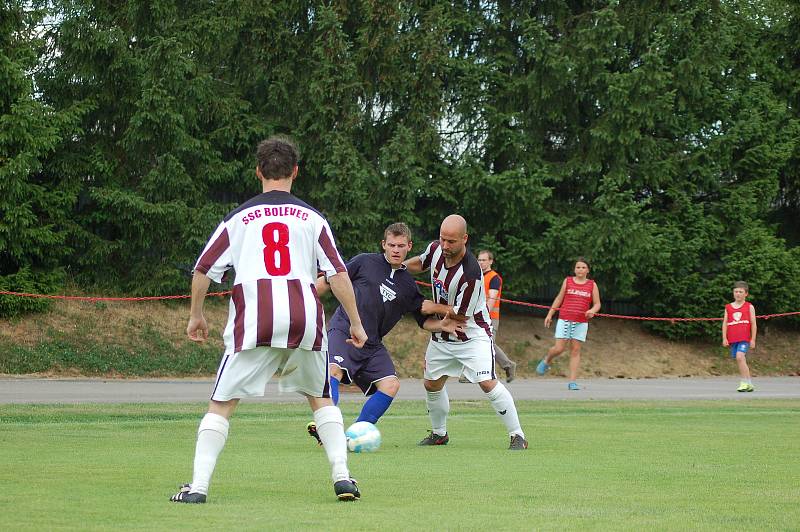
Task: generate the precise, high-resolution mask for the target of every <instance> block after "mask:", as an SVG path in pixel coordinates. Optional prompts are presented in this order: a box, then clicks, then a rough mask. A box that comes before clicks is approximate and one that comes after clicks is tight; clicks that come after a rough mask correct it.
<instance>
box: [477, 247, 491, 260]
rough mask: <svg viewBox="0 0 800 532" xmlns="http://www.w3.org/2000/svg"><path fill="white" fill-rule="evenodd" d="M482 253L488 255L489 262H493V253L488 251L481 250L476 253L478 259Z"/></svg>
mask: <svg viewBox="0 0 800 532" xmlns="http://www.w3.org/2000/svg"><path fill="white" fill-rule="evenodd" d="M483 253H486V254H487V255H489V260H494V253H492V252H491V251H489V250H488V249H482V250H480V251H479V252H478V256H479V257H480V256H481V254H483Z"/></svg>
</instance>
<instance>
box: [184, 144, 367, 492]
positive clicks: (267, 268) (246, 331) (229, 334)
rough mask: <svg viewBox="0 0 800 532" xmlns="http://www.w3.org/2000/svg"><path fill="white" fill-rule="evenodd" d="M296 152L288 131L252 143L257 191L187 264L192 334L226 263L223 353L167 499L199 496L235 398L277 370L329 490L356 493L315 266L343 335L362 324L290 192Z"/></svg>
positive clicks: (355, 338)
mask: <svg viewBox="0 0 800 532" xmlns="http://www.w3.org/2000/svg"><path fill="white" fill-rule="evenodd" d="M298 158H299V153H298V150H297V148H296V147H295V145H294V143H292V142H291V141H290V140H289V139H287V138H284V137H272V138H270V139H267V140H265V141H263V142H262V143H261V144H259V146H258V151H257V159H258V164H257V166H256V172H255V173H256V176H257V177H258V179H259V180H260V182H261V186H262V191H263V192H262V193H261V194H259V195H258V196H255V197H253V198H252V199H250V200H249V201H246V202H245V203H243V204H242V205H240V206H239V207H237V208H236V209H234V210H233V211H231V212H230V213H229V214H228V215H227V216H226V217H225V219H224V220H223V221H222V222H221V223H220V224H219V226H218V227H217V229H216V230H215V231H214V234H213V235H212V236H211V238H210V239H209V241H208V244H207V245H206V247H205V249H204V250H203V252H202V253H201V255H200V258H199V259H198V260H197V264H196V265H195V271H194V276H193V278H192V302H191V311H190V317H189V324H188V326H187V328H186V333H187V335H188V336H189V338H190V339H191V340H193V341H198V342H202V341H204V340H205V339H206V338H207V337H208V324H207V323H206V320H205V318H204V317H203V302H204V300H205V296H206V293H207V292H208V287H209V284H210V283H211V281H212V280H213V281H216V282H219V281H220V280H221V279H222V275H223V273H225V272H226V271H227V270H229V269H231V268H233V269H234V270H235V272H236V275H235V278H234V285H233V293H232V296H231V301H230V305H229V315H228V323H227V325H226V327H225V332H224V334H223V339H224V342H225V353H224V355H223V357H222V361H221V362H220V365H219V369H218V370H217V378H216V381H215V382H214V389H213V391H212V393H211V400H210V402H209V407H208V412H207V413H206V415H205V416H204V417H203V419H202V421H201V422H200V428H199V429H198V432H197V445H196V448H195V457H194V474H193V478H192V482H191V483H190V484H184V485H183V486H181V488H180V491H178V493H176V494H175V495H173V496H172V497H171V498H170V500H172V501H174V502H182V503H204V502H206V497H207V494H208V488H209V484H210V482H211V475H212V474H213V472H214V468H215V466H216V462H217V457H218V456H219V454H220V453H221V452H222V449H223V447H224V446H225V441H226V440H227V437H228V427H229V419H230V417H231V416H232V415H233V412H234V410H235V409H236V406H237V404H238V403H239V400H240V399H241V398H243V397H253V396H263V395H264V388H265V386H266V384H267V382H268V381H269V380H270V379H271V378H272V377H273V376H274V375H276V374H277V375H278V376H279V377H280V379H279V388H280V390H281V391H295V392H299V393H301V394H303V395H304V396H305V397H306V398H307V399H308V403H309V405H310V406H311V410H312V411H313V412H314V420H315V422H316V424H317V430H318V432H319V436H320V438H321V439H322V441H323V442H324V444H325V452H326V454H327V456H328V461H329V462H330V464H331V470H332V478H333V487H334V493H335V494H336V496H337V498H338V499H339V500H345V501H347V500H355V499H358V498H360V496H361V493H360V492H359V489H358V486H357V485H356V483H355V481H354V480H353V479H352V478H351V477H350V472H349V470H348V468H347V442H346V439H345V435H344V425H343V420H342V413H341V411H340V410H339V408H338V407H337V406H335V405H334V404H333V402H332V400H331V398H330V385H329V382H328V357H327V353H326V347H327V338H326V334H325V316H324V313H323V309H322V304H321V303H320V301H319V297H318V295H317V292H316V287H315V282H316V278H317V268H321V269H322V270H323V271H324V272H325V274H326V275H327V277H328V279H329V282H330V284H331V290H332V291H333V293H334V295H335V296H336V297H337V298H338V299H339V301H340V302H341V304H342V307H343V308H344V310H345V312H346V313H347V316H348V318H349V320H350V328H349V330H348V333H349V338H348V341H349V342H352V344H353V345H355V346H357V347H361V346H363V345H364V342H365V341H366V340H367V334H366V332H365V331H364V327H363V326H362V325H361V318H360V317H359V315H358V309H357V307H356V301H355V294H354V293H353V286H352V284H351V283H350V278H349V277H348V275H347V269H346V267H345V265H344V261H342V258H341V257H340V255H339V252H338V251H337V249H336V245H335V243H334V239H333V235H332V233H331V230H330V227H329V225H328V222H327V221H326V220H325V218H324V217H323V216H322V215H321V214H320V213H319V211H317V210H316V209H314V208H313V207H311V206H310V205H308V204H307V203H305V202H304V201H302V200H300V199H298V198H297V197H295V196H293V195H292V194H291V188H292V183H293V182H294V180H295V179H296V178H297V170H298V167H297V161H298Z"/></svg>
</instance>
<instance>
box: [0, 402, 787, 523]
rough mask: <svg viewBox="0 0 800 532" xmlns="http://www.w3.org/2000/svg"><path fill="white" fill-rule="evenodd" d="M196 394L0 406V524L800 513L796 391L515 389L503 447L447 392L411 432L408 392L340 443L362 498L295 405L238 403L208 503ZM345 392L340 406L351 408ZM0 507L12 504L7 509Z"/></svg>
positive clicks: (495, 426)
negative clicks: (309, 432) (366, 444)
mask: <svg viewBox="0 0 800 532" xmlns="http://www.w3.org/2000/svg"><path fill="white" fill-rule="evenodd" d="M203 407H204V405H200V404H198V405H74V406H33V405H0V448H2V449H3V452H2V453H0V485H2V486H3V489H2V490H0V507H2V508H5V509H6V511H3V512H0V529H2V530H42V529H62V530H70V529H71V530H108V529H140V530H177V529H181V530H194V529H216V528H223V527H224V528H231V527H233V528H235V529H243V530H245V529H254V530H255V529H259V530H268V529H269V530H299V529H310V528H312V527H313V528H315V529H324V530H327V529H339V530H342V529H345V528H347V529H356V530H394V529H422V528H435V529H437V530H487V529H492V530H521V529H524V530H531V529H564V528H567V527H569V528H578V529H587V528H589V529H601V530H607V529H638V530H642V529H659V530H670V529H672V530H677V529H681V530H685V529H707V530H722V529H737V528H738V529H761V530H780V529H791V528H794V527H796V526H797V523H799V522H800V507H798V505H797V500H800V447H798V446H797V445H796V443H795V442H797V441H798V439H799V438H800V403H798V402H797V401H771V400H753V401H747V402H741V401H737V402H735V403H734V402H730V401H707V402H682V403H665V402H658V403H654V402H638V403H615V402H610V403H609V402H603V403H592V404H588V403H574V402H550V403H546V404H542V403H532V402H522V403H521V404H520V405H519V410H520V418H521V420H522V422H523V425H524V427H525V429H526V430H527V434H528V437H529V439H530V440H531V449H530V450H528V451H527V452H522V453H511V452H509V451H507V450H505V447H506V445H507V441H506V437H505V435H504V434H503V430H502V427H501V425H500V423H499V422H498V420H497V419H496V415H495V414H494V413H493V412H491V410H490V408H489V407H488V405H486V404H485V403H483V402H479V403H472V402H455V403H453V408H452V411H451V419H450V423H449V426H448V429H449V432H450V434H451V436H452V440H451V444H450V445H449V446H447V447H438V448H419V447H416V446H415V445H414V443H415V442H416V441H417V440H418V439H419V438H420V437H421V436H423V434H424V432H425V429H426V428H427V427H428V420H427V416H426V414H425V409H424V405H423V404H422V403H419V402H402V403H399V404H397V405H394V406H393V408H392V411H391V412H390V413H389V415H388V416H387V417H386V418H384V419H383V420H382V421H381V424H380V428H381V430H382V432H383V435H384V445H383V447H382V448H381V450H380V451H379V452H378V453H375V454H371V455H351V458H350V465H351V470H352V471H353V474H354V475H355V476H356V478H358V479H359V480H360V484H361V487H362V492H363V499H362V500H361V501H359V502H357V503H353V504H342V503H337V502H336V501H335V498H334V497H333V493H332V489H331V485H330V480H329V476H328V475H329V470H328V465H327V461H326V459H325V455H324V452H323V451H322V450H321V449H319V448H318V447H316V446H315V445H314V444H313V442H312V441H311V440H310V438H308V437H307V436H306V435H305V431H304V427H305V423H306V421H307V419H308V418H309V413H308V411H307V407H305V406H304V405H297V404H295V405H263V404H260V405H253V404H246V405H243V406H242V408H241V410H240V411H239V412H238V413H237V416H236V418H235V419H234V422H233V424H232V427H231V437H230V439H229V441H228V445H227V447H226V449H225V451H224V453H223V454H222V456H221V458H220V461H219V467H218V470H217V474H216V475H215V478H214V482H213V483H212V491H211V494H210V498H209V503H208V504H206V505H205V506H200V507H197V506H191V507H187V506H182V505H176V504H172V503H169V502H168V501H167V498H168V496H169V495H170V494H171V493H172V492H173V491H174V487H175V486H176V485H177V484H178V483H179V482H181V481H186V480H188V479H189V475H190V469H191V457H192V454H193V449H194V437H195V436H194V434H195V430H196V426H197V422H198V419H199V414H200V412H201V411H202V410H203ZM355 408H356V406H355V405H345V417H346V419H352V418H353V417H354V416H355V415H356V410H355ZM10 509H13V511H11V510H10Z"/></svg>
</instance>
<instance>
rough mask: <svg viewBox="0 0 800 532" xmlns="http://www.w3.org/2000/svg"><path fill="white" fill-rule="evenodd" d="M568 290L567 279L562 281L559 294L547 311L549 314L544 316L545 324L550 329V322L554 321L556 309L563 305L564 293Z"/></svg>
mask: <svg viewBox="0 0 800 532" xmlns="http://www.w3.org/2000/svg"><path fill="white" fill-rule="evenodd" d="M566 291H567V280H566V279H564V281H563V282H562V283H561V290H559V291H558V295H557V296H556V298H555V299H554V300H553V304H552V305H550V310H548V311H547V316H545V318H544V326H545V327H547V328H548V329H549V328H550V324H551V323H552V322H553V314H555V312H556V309H557V308H558V307H560V306H561V302H562V301H564V294H565V293H566Z"/></svg>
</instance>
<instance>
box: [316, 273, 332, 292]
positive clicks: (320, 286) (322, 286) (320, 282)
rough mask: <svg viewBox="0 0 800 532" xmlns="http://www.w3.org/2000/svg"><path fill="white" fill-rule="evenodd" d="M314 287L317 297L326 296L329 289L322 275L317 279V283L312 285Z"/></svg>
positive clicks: (329, 286)
mask: <svg viewBox="0 0 800 532" xmlns="http://www.w3.org/2000/svg"><path fill="white" fill-rule="evenodd" d="M314 287H315V288H316V289H317V295H318V296H321V295H323V294H327V293H328V292H329V291H330V289H331V285H330V284H329V283H328V280H327V279H326V278H325V276H324V275H320V276H319V277H317V281H316V282H315V283H314Z"/></svg>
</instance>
